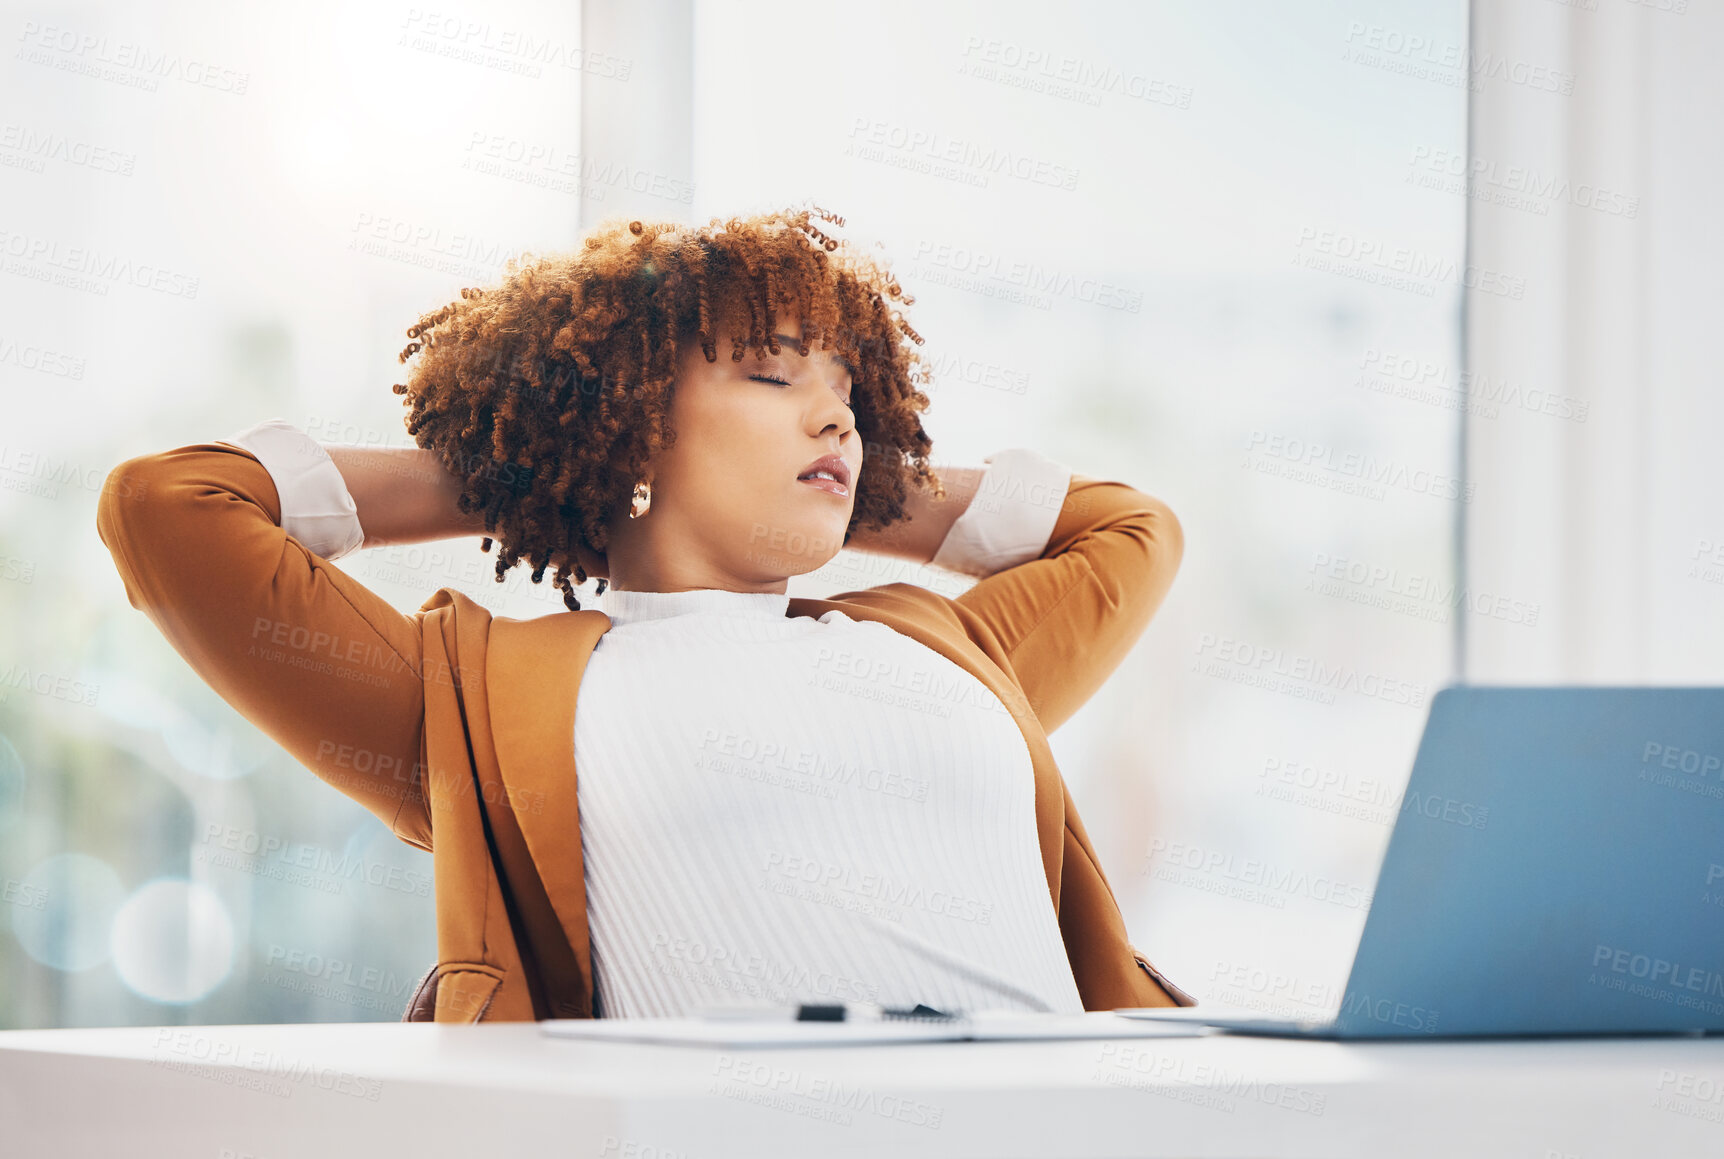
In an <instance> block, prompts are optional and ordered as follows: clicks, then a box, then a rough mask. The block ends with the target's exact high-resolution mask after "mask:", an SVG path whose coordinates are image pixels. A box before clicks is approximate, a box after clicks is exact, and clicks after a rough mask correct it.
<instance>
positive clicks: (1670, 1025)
mask: <svg viewBox="0 0 1724 1159" xmlns="http://www.w3.org/2000/svg"><path fill="white" fill-rule="evenodd" d="M1123 1013H1125V1014H1126V1015H1127V1016H1128V1017H1135V1018H1138V1019H1141V1020H1156V1021H1164V1022H1167V1023H1169V1024H1171V1023H1172V1022H1173V1021H1175V1020H1177V1021H1179V1022H1182V1023H1189V1022H1192V1021H1201V1022H1204V1023H1205V1024H1207V1025H1211V1026H1217V1027H1222V1028H1225V1029H1228V1030H1233V1031H1239V1032H1244V1033H1257V1034H1273V1035H1285V1036H1291V1037H1309V1038H1330V1039H1420V1038H1433V1037H1460V1036H1504V1035H1513V1036H1521V1035H1553V1034H1648V1033H1681V1032H1687V1033H1705V1032H1715V1031H1720V1030H1724V688H1579V687H1564V688H1493V687H1469V686H1453V687H1450V688H1445V689H1443V690H1442V691H1441V692H1439V693H1438V694H1437V695H1436V697H1435V698H1434V699H1433V700H1432V703H1431V711H1430V716H1429V718H1428V719H1427V721H1426V723H1425V732H1424V736H1423V738H1422V739H1421V740H1420V743H1419V751H1418V755H1417V757H1416V758H1415V760H1414V763H1413V771H1412V775H1411V777H1410V778H1409V780H1408V782H1407V788H1406V792H1405V794H1404V795H1403V798H1402V803H1401V809H1400V814H1399V816H1398V817H1397V819H1396V822H1395V828H1394V831H1393V833H1392V834H1391V835H1390V838H1389V846H1388V850H1387V851H1386V852H1385V854H1384V857H1383V864H1382V868H1381V870H1380V872H1379V874H1378V879H1377V888H1376V893H1375V896H1374V898H1373V900H1372V903H1371V909H1370V912H1369V914H1368V915H1367V916H1366V919H1365V928H1364V932H1363V933H1362V935H1361V936H1360V939H1359V948H1358V952H1357V954H1356V955H1355V957H1354V959H1353V967H1352V971H1351V973H1350V975H1349V976H1348V979H1347V986H1346V989H1345V991H1344V993H1343V996H1342V1000H1341V1006H1340V1009H1339V1011H1338V1012H1337V1013H1336V1015H1335V1016H1334V1017H1333V1018H1332V1019H1308V1020H1283V1019H1267V1018H1261V1017H1250V1016H1246V1017H1234V1016H1208V1015H1206V1012H1205V1010H1204V1007H1203V1005H1202V1004H1201V1003H1200V1004H1199V1005H1197V1006H1195V1007H1188V1008H1182V1009H1180V1010H1177V1011H1173V1010H1162V1009H1160V1008H1146V1009H1143V1010H1140V1011H1130V1012H1123Z"/></svg>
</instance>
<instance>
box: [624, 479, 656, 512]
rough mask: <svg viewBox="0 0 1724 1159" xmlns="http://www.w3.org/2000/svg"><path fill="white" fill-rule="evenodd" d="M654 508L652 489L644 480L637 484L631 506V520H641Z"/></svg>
mask: <svg viewBox="0 0 1724 1159" xmlns="http://www.w3.org/2000/svg"><path fill="white" fill-rule="evenodd" d="M651 507H652V487H651V486H650V485H648V484H647V483H646V482H645V481H644V480H643V481H641V482H639V483H636V484H635V492H634V499H633V501H632V502H630V504H629V518H630V519H639V518H640V517H641V516H643V515H645V514H646V513H647V510H648V509H649V508H651Z"/></svg>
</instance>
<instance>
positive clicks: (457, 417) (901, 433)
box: [394, 205, 944, 611]
mask: <svg viewBox="0 0 1724 1159" xmlns="http://www.w3.org/2000/svg"><path fill="white" fill-rule="evenodd" d="M814 216H818V217H819V218H820V219H821V220H822V221H829V222H833V223H835V224H837V225H840V226H842V225H843V224H844V219H843V218H841V217H838V216H836V215H834V214H830V213H827V212H826V211H825V210H822V209H820V208H819V207H818V206H813V205H807V206H806V207H805V208H801V209H792V210H783V211H779V212H774V213H766V214H759V215H755V216H749V217H740V218H736V217H733V218H731V219H729V220H727V221H721V220H720V219H719V218H716V217H715V218H712V219H711V221H710V222H709V223H708V224H707V225H705V226H702V227H691V226H687V225H682V224H676V223H668V222H666V223H660V222H644V221H639V220H628V219H625V218H613V219H610V220H607V221H605V222H602V223H600V224H599V225H598V227H597V228H596V229H594V230H593V231H592V232H591V234H590V235H589V236H587V237H586V238H585V240H584V242H583V244H582V247H581V249H580V250H579V251H578V252H576V253H573V254H551V255H546V256H537V255H531V254H523V255H521V256H520V257H517V258H514V259H511V260H510V261H509V263H508V264H507V266H506V267H505V272H504V274H503V277H502V281H501V284H500V285H498V286H495V287H492V288H486V289H464V290H462V291H461V300H460V301H457V302H451V303H450V304H449V305H447V306H444V307H443V308H442V309H440V310H436V311H433V312H431V313H428V314H426V315H424V316H423V317H421V318H420V319H419V321H418V323H417V324H415V325H414V326H412V327H411V328H410V329H408V331H407V336H408V337H409V338H410V339H412V340H413V341H412V342H410V343H409V344H408V346H407V348H406V349H404V350H403V351H402V352H401V355H400V361H401V362H403V363H405V362H406V361H407V360H408V359H409V358H412V357H413V356H414V355H415V354H417V355H418V356H419V359H418V362H417V363H416V364H415V365H414V366H413V368H412V369H411V370H410V371H408V380H407V382H406V383H404V384H398V385H396V387H395V388H394V390H395V393H396V394H404V395H406V396H407V400H408V404H409V405H410V407H411V412H410V415H409V416H408V419H407V430H408V433H409V434H411V435H412V436H413V438H414V439H415V441H417V443H418V444H419V446H421V447H423V448H425V449H427V450H433V451H436V452H437V453H438V456H439V457H440V458H441V460H442V462H443V464H444V466H446V467H447V468H448V469H449V470H451V471H452V472H454V473H455V474H456V475H457V476H458V477H459V478H461V479H462V480H464V484H463V487H462V490H461V497H460V500H459V507H460V510H461V511H462V512H463V513H472V512H475V511H482V512H483V513H484V527H485V530H486V532H487V533H488V534H487V535H486V537H485V538H484V540H483V542H482V543H481V545H480V546H481V549H482V550H484V551H490V550H491V540H492V538H493V537H495V538H496V539H497V541H498V543H499V548H498V556H497V571H496V578H497V581H498V582H499V583H501V582H502V581H503V577H504V573H505V572H507V571H508V570H509V569H510V568H512V567H514V566H515V565H516V564H517V563H518V562H520V561H521V560H522V559H523V558H525V559H526V560H527V561H528V563H530V564H531V566H532V568H533V571H532V581H533V583H535V584H536V583H539V582H540V581H541V580H542V579H543V577H544V574H545V569H546V568H547V567H549V566H551V565H553V564H554V565H555V566H556V575H555V577H554V578H553V579H552V581H551V582H552V585H553V586H554V587H556V588H559V589H561V590H562V593H563V603H564V604H565V605H566V606H567V607H568V608H569V609H570V610H571V611H579V610H580V606H581V605H580V601H579V600H578V599H577V598H576V596H575V592H574V585H575V584H580V583H585V582H586V580H587V578H588V576H589V575H590V574H593V573H594V571H595V569H596V570H597V573H598V574H599V580H598V589H597V590H598V593H599V594H601V595H602V594H603V593H604V591H605V587H606V585H607V583H608V579H607V578H606V576H605V574H604V573H605V572H606V570H608V566H609V565H608V561H606V560H605V559H604V552H605V549H606V546H607V543H608V527H609V523H610V520H611V519H613V518H615V517H617V515H618V514H620V511H621V509H622V507H623V505H624V503H625V501H626V500H627V499H628V497H629V495H630V493H631V492H632V490H633V488H634V485H635V483H636V481H637V480H639V479H641V478H643V477H644V475H645V471H646V467H647V464H648V462H649V460H650V459H651V457H652V456H653V455H654V454H655V453H656V452H657V451H658V450H659V449H661V448H662V447H667V446H669V445H671V444H672V443H674V442H675V432H674V431H672V430H671V429H670V424H669V415H670V403H671V397H672V393H673V390H674V387H675V381H674V380H675V370H676V366H677V352H678V349H679V347H680V345H681V344H682V343H685V342H698V343H699V344H700V346H701V349H702V350H703V351H704V352H705V355H706V360H707V361H708V362H716V361H717V360H718V349H717V348H718V339H719V338H720V337H721V335H720V334H718V333H717V330H718V329H719V328H720V327H721V326H722V327H728V328H729V330H730V333H728V334H726V335H723V336H724V337H728V338H729V339H730V341H731V343H732V351H731V358H732V360H734V361H740V360H741V359H742V357H743V352H744V350H745V349H751V350H754V351H755V352H756V353H757V354H761V353H764V352H765V351H767V350H770V351H771V352H772V353H774V354H776V353H779V352H780V346H779V343H778V342H777V340H776V339H774V338H773V337H772V335H773V334H774V333H775V332H776V322H777V319H778V318H779V317H781V316H783V315H784V313H785V312H786V311H791V312H794V314H795V315H796V316H798V317H800V318H801V319H802V321H803V345H802V348H801V349H800V350H799V353H801V354H807V353H809V351H810V350H811V349H812V348H813V347H814V346H815V345H816V344H818V345H819V346H821V347H823V348H825V349H828V350H831V351H833V352H835V353H837V354H838V355H839V356H840V357H842V358H844V359H845V360H846V361H847V362H848V363H849V364H850V367H851V369H852V380H853V384H854V387H855V393H854V395H853V410H854V413H855V416H856V427H857V431H858V433H859V434H860V436H861V438H862V445H863V456H864V465H865V469H864V470H863V471H862V472H861V478H860V482H859V484H858V486H857V490H856V500H855V508H854V511H853V513H852V515H851V519H850V524H849V527H848V528H847V529H846V530H845V536H844V538H845V542H846V543H847V542H849V539H850V536H851V534H852V532H853V531H854V530H855V529H856V528H857V527H859V526H860V527H867V528H871V529H879V528H884V527H887V526H889V525H890V524H892V523H895V522H897V521H899V520H901V519H903V518H904V517H905V506H904V504H905V499H906V496H907V494H908V488H909V486H910V484H911V480H912V479H915V480H917V481H918V482H919V483H921V484H924V485H927V486H929V487H931V488H932V489H933V490H934V493H935V494H937V495H938V494H943V493H944V490H943V488H942V487H941V486H940V481H939V477H938V475H936V474H935V473H934V471H933V469H932V468H931V466H930V465H929V462H928V451H929V449H930V447H931V442H930V440H929V438H928V435H927V433H926V432H925V431H924V430H923V429H922V422H921V418H920V414H921V412H923V411H925V410H926V409H927V407H928V396H927V395H926V394H924V393H923V392H922V391H921V390H920V389H919V385H920V384H922V383H925V381H926V366H925V363H924V362H923V360H922V358H921V356H920V355H919V354H918V353H917V351H916V350H915V349H914V348H913V346H912V345H911V343H912V342H913V343H915V344H916V345H921V343H922V338H921V336H920V335H919V334H917V333H916V332H915V331H914V330H913V329H911V328H910V325H909V323H908V322H907V321H906V320H905V319H904V318H903V317H902V315H901V313H900V312H899V311H898V310H896V309H894V308H892V307H891V306H890V305H889V303H888V299H897V300H898V301H900V302H902V303H903V304H905V305H908V304H910V303H911V302H913V301H914V300H915V299H914V298H912V297H910V296H909V295H907V294H905V293H903V292H902V290H901V288H900V287H899V285H898V282H897V279H896V278H894V277H893V276H892V275H891V274H890V273H889V272H887V270H886V269H885V267H884V266H883V265H882V264H880V263H878V262H876V261H875V260H873V259H872V258H870V257H868V256H866V255H862V254H859V253H857V252H856V249H855V247H853V246H852V245H850V244H849V243H847V242H844V241H840V240H839V239H836V238H833V237H831V236H829V235H828V234H827V233H825V232H824V231H823V230H822V229H821V228H820V226H819V225H817V224H815V222H814V221H813V220H811V218H812V217H814ZM571 572H572V582H571Z"/></svg>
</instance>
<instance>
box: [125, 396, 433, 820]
mask: <svg viewBox="0 0 1724 1159" xmlns="http://www.w3.org/2000/svg"><path fill="white" fill-rule="evenodd" d="M256 430H257V428H253V431H254V432H255V431H256ZM261 445H263V444H260V446H261ZM287 445H288V444H286V443H278V444H276V446H275V453H274V457H275V459H276V464H277V469H278V470H281V469H282V466H283V463H284V462H285V460H284V459H282V458H281V457H280V456H281V452H282V449H283V448H284V447H286V446H287ZM325 461H326V462H327V455H326V456H325ZM327 469H328V470H329V471H331V472H334V473H335V475H336V477H337V479H339V475H340V473H339V471H336V470H335V467H334V465H333V464H332V463H328V464H327ZM294 474H295V472H292V471H283V476H282V477H283V489H284V490H287V489H298V488H299V487H300V484H299V483H293V482H289V481H288V480H290V479H291V478H292V477H293V475H294ZM314 484H315V481H313V483H312V484H307V486H314ZM323 486H324V487H325V490H326V491H327V487H328V481H327V479H325V480H324V484H323ZM341 490H342V492H343V494H345V490H346V489H345V486H344V485H343V486H342V487H341ZM307 493H309V492H307ZM349 502H351V500H350V499H349ZM294 514H295V513H294V512H293V511H292V509H291V506H290V511H289V515H290V518H292V517H293V516H294ZM96 531H97V534H98V535H100V536H101V539H102V542H103V544H105V545H106V546H107V548H108V551H109V552H110V553H111V554H112V556H113V559H114V564H115V566H116V567H117V568H118V569H119V573H120V578H121V579H122V580H123V581H124V583H125V589H126V597H127V599H128V600H130V602H131V605H132V607H134V608H136V609H138V610H139V611H141V612H143V613H144V614H145V615H146V616H148V617H149V619H150V620H151V622H153V623H154V624H155V625H156V627H157V628H158V629H159V630H160V631H161V633H162V635H163V636H165V637H166V638H167V640H168V642H169V643H170V644H171V645H172V646H173V647H174V650H175V651H177V652H178V653H179V654H180V655H181V656H182V657H184V658H185V660H186V662H187V663H188V664H190V665H191V666H192V668H193V669H194V670H195V671H196V672H197V673H198V675H199V676H201V677H202V678H203V679H204V681H205V682H206V683H207V684H209V686H210V687H211V688H212V689H214V690H215V691H216V692H217V693H218V694H219V695H220V696H221V697H222V699H224V700H226V701H227V702H228V703H229V704H230V705H232V706H233V707H234V708H235V709H236V710H238V711H239V712H240V713H241V714H242V715H244V716H245V717H246V718H247V719H249V720H250V721H251V722H252V723H253V724H255V725H256V726H257V727H258V728H259V729H261V730H262V731H263V732H265V733H266V734H268V735H269V736H270V737H271V738H273V739H274V740H275V741H276V742H277V743H278V744H280V745H281V746H282V747H283V748H285V749H286V750H287V751H288V752H289V753H291V754H292V755H293V757H294V758H295V759H296V760H298V761H299V762H300V763H301V764H303V765H305V766H306V767H307V768H309V769H310V770H311V771H312V772H313V773H315V774H316V775H317V776H318V777H320V778H322V779H323V780H324V781H326V782H328V783H329V784H330V785H333V786H334V787H335V788H337V789H339V790H341V791H342V792H343V793H345V794H347V795H348V796H349V797H352V798H353V799H354V800H356V801H358V802H359V803H360V804H362V805H364V806H365V807H366V808H367V809H369V810H370V811H371V812H372V813H373V814H374V815H376V816H377V818H378V819H379V820H381V821H383V823H384V824H386V825H388V826H389V827H390V829H391V831H392V832H394V833H395V835H396V836H397V837H400V838H401V839H402V840H404V841H407V842H408V843H410V844H413V845H417V846H419V847H420V848H424V849H429V848H430V847H431V843H430V838H431V823H430V814H429V810H428V809H427V808H426V804H425V795H424V786H423V785H422V783H421V770H422V765H421V752H422V737H423V732H424V718H425V713H424V688H423V686H422V683H421V680H422V676H421V670H422V659H423V657H422V643H421V634H420V627H421V625H420V621H421V620H422V618H423V617H424V615H425V614H426V613H425V612H423V611H420V612H418V613H415V614H413V615H405V614H403V613H401V612H400V611H397V610H396V609H395V607H394V606H392V605H391V604H390V603H389V602H388V601H387V600H385V599H383V598H382V597H381V596H379V595H378V594H377V593H375V592H373V591H371V590H370V589H369V588H367V587H365V586H364V585H363V584H361V583H359V582H357V581H356V580H354V579H352V578H351V577H349V576H348V575H347V574H346V573H344V572H342V571H341V570H340V569H339V568H336V567H334V566H333V565H332V564H330V562H329V561H328V560H327V559H325V558H323V557H322V556H320V555H318V554H317V553H316V552H314V551H312V550H311V549H309V548H308V547H306V546H305V545H304V544H303V543H301V542H300V541H299V540H298V539H296V538H294V537H293V536H292V535H290V534H288V532H287V531H286V530H284V529H283V527H282V500H281V496H280V494H279V493H278V491H277V486H276V478H275V477H274V476H273V475H272V474H271V471H270V469H269V468H267V467H266V466H265V465H264V463H263V461H262V460H261V459H259V457H258V456H257V454H256V453H254V452H253V451H251V450H247V449H246V448H245V447H243V446H241V445H239V444H238V443H234V442H210V443H197V444H193V445H190V446H184V447H179V448H176V449H174V450H170V451H162V452H159V453H154V454H147V455H140V456H137V457H135V458H132V459H128V460H126V461H125V462H122V463H121V464H119V465H118V466H117V467H115V468H114V469H113V470H112V471H111V472H110V473H109V476H108V479H107V482H106V484H105V485H104V488H103V492H102V495H101V497H100V499H99V500H98V501H97V505H96ZM346 538H347V537H346V536H345V534H344V533H341V534H338V535H337V537H336V541H337V542H345V541H346Z"/></svg>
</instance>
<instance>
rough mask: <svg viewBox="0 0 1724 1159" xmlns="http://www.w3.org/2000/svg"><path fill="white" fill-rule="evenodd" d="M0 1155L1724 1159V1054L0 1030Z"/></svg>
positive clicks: (446, 1030)
mask: <svg viewBox="0 0 1724 1159" xmlns="http://www.w3.org/2000/svg"><path fill="white" fill-rule="evenodd" d="M0 1154H4V1155H5V1156H6V1157H7V1159H37V1157H42V1159H75V1157H79V1156H101V1157H102V1159H112V1157H114V1156H124V1157H125V1159H155V1157H158V1156H161V1157H167V1156H171V1157H173V1159H187V1157H200V1159H343V1157H347V1156H353V1157H355V1159H357V1157H364V1159H395V1157H396V1156H402V1157H408V1159H441V1157H443V1156H460V1157H461V1159H491V1157H493V1156H510V1157H525V1156H530V1155H556V1156H559V1157H569V1159H588V1157H591V1159H715V1157H721V1156H746V1157H747V1159H763V1157H766V1156H775V1155H785V1156H798V1157H824V1156H840V1155H892V1156H917V1155H974V1156H989V1157H990V1159H1000V1157H1009V1156H1053V1155H1060V1156H1116V1155H1118V1156H1125V1155H1130V1156H1152V1155H1153V1156H1267V1155H1289V1156H1294V1155H1296V1156H1324V1157H1335V1156H1372V1157H1378V1156H1389V1155H1392V1156H1395V1157H1396V1159H1401V1157H1411V1156H1444V1157H1450V1156H1465V1157H1467V1159H1484V1157H1486V1156H1514V1157H1516V1159H1560V1157H1564V1156H1577V1157H1584V1159H1601V1157H1608V1156H1623V1157H1625V1159H1626V1157H1633V1159H1646V1157H1658V1159H1669V1157H1673V1156H1695V1157H1697V1159H1698V1157H1705V1159H1718V1157H1720V1156H1724V1039H1720V1038H1709V1039H1695V1038H1637V1039H1615V1040H1597V1039H1594V1040H1584V1041H1571V1042H1560V1041H1544V1042H1471V1043H1469V1042H1428V1043H1409V1044H1400V1043H1394V1044H1374V1045H1342V1044H1336V1043H1322V1042H1291V1041H1284V1040H1276V1039H1262V1038H1246V1037H1240V1036H1234V1035H1219V1034H1206V1035H1204V1036H1202V1037H1194V1038H1168V1039H1151V1040H1139V1041H1136V1042H1120V1043H1113V1042H1105V1043H1104V1042H1071V1043H1055V1044H1033V1043H989V1044H977V1043H961V1044H960V1043H941V1044H926V1045H916V1046H875V1047H847V1048H842V1049H828V1048H820V1049H803V1050H770V1051H769V1050H757V1051H740V1052H735V1053H726V1052H721V1051H716V1050H705V1049H697V1048H684V1047H665V1046H639V1045H624V1044H620V1043H593V1042H579V1041H569V1040H557V1039H551V1038H547V1037H544V1036H542V1035H541V1034H540V1033H539V1032H538V1029H537V1027H536V1026H534V1025H533V1024H531V1023H502V1024H497V1025H491V1026H437V1025H435V1024H431V1023H355V1024H312V1025H291V1026H200V1027H190V1028H160V1029H158V1028H151V1027H130V1028H122V1029H104V1030H28V1031H8V1032H4V1033H0Z"/></svg>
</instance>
